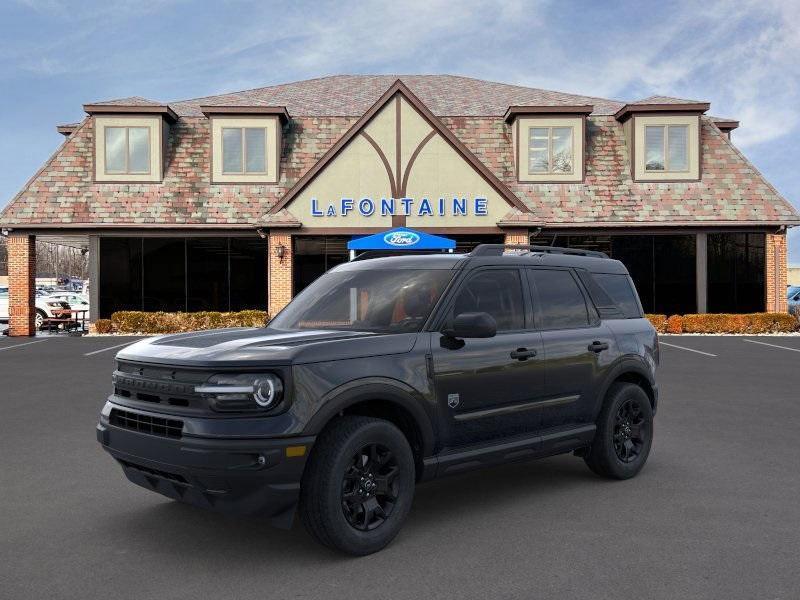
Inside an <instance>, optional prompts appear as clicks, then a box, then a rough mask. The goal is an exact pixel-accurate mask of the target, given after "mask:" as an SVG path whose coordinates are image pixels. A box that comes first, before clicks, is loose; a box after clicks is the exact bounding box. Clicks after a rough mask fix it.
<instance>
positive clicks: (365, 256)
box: [350, 250, 464, 262]
mask: <svg viewBox="0 0 800 600" xmlns="http://www.w3.org/2000/svg"><path fill="white" fill-rule="evenodd" d="M427 254H446V255H450V256H452V255H453V254H459V255H460V256H464V255H463V254H462V253H460V252H459V253H456V252H447V251H443V250H365V251H362V252H361V254H358V255H357V256H356V257H355V258H354V259H353V260H351V261H350V262H355V261H358V260H369V259H371V258H387V257H390V256H424V255H427Z"/></svg>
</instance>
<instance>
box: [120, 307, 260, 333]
mask: <svg viewBox="0 0 800 600" xmlns="http://www.w3.org/2000/svg"><path fill="white" fill-rule="evenodd" d="M268 320H269V315H268V314H267V312H266V311H263V310H242V311H239V312H214V311H203V312H191V313H180V312H178V313H168V312H143V311H137V310H123V311H119V312H115V313H114V314H113V315H111V325H112V327H113V329H114V331H116V332H117V333H180V332H183V331H199V330H201V329H221V328H223V327H263V326H264V325H265V324H266V322H267V321H268Z"/></svg>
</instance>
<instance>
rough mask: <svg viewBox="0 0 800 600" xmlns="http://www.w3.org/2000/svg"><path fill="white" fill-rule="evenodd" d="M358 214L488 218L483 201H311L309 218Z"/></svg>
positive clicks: (395, 199)
mask: <svg viewBox="0 0 800 600" xmlns="http://www.w3.org/2000/svg"><path fill="white" fill-rule="evenodd" d="M350 213H358V214H360V215H361V216H362V217H371V216H373V215H380V216H382V217H386V216H395V215H397V216H400V215H403V216H407V217H408V216H418V217H460V216H463V217H466V216H470V215H471V216H476V217H485V216H487V215H488V214H489V207H488V200H487V199H486V198H480V197H473V198H466V197H461V198H459V197H450V198H435V199H432V198H427V197H422V198H419V199H417V198H381V199H380V200H378V199H372V198H361V199H360V200H356V199H353V198H340V199H339V200H338V201H332V202H320V201H319V200H318V199H317V198H311V216H312V217H346V216H348V215H349V214H350Z"/></svg>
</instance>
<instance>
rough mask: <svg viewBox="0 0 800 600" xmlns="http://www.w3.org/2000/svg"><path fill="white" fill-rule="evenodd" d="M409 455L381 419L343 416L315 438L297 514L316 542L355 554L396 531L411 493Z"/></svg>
mask: <svg viewBox="0 0 800 600" xmlns="http://www.w3.org/2000/svg"><path fill="white" fill-rule="evenodd" d="M414 481H415V476H414V457H413V455H412V453H411V448H410V446H409V444H408V441H407V440H406V438H405V436H404V435H403V433H402V432H401V431H400V430H399V429H398V428H397V427H395V426H394V425H392V424H391V423H389V422H388V421H385V420H383V419H374V418H371V417H361V416H345V417H342V418H340V419H338V420H336V421H335V422H334V423H333V424H332V425H330V426H329V427H328V428H327V429H326V430H325V431H323V433H322V434H321V435H320V436H319V438H318V439H317V442H316V443H315V445H314V450H313V452H312V454H311V457H310V458H309V464H308V466H307V467H306V471H305V473H304V475H303V481H302V484H301V492H300V516H301V517H302V519H303V522H304V524H305V526H306V528H307V529H308V531H309V532H310V533H311V535H313V536H314V537H315V538H316V539H317V540H319V541H320V542H322V543H323V544H325V545H326V546H329V547H331V548H335V549H337V550H341V551H342V552H346V553H348V554H354V555H365V554H371V553H373V552H377V551H378V550H380V549H382V548H383V547H385V546H386V545H387V544H388V543H389V542H391V541H392V540H393V539H394V537H395V536H396V535H397V533H398V532H399V531H400V528H401V526H402V525H403V522H404V521H405V519H406V517H407V515H408V511H409V510H410V508H411V501H412V499H413V497H414Z"/></svg>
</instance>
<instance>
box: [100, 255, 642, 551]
mask: <svg viewBox="0 0 800 600" xmlns="http://www.w3.org/2000/svg"><path fill="white" fill-rule="evenodd" d="M657 364H658V342H657V338H656V332H655V330H654V329H653V327H652V326H651V325H650V323H649V322H648V321H647V320H646V319H645V318H644V317H643V314H642V308H641V305H640V303H639V299H638V296H637V294H636V290H635V288H634V285H633V283H632V281H631V278H630V277H629V275H628V272H627V271H626V269H625V267H624V265H623V264H622V263H620V262H619V261H616V260H611V259H609V258H608V257H607V256H605V255H604V254H601V253H595V252H582V251H576V250H569V249H563V248H551V247H537V246H522V247H513V248H512V247H505V246H496V245H483V246H479V247H478V248H476V249H475V250H474V251H473V252H471V253H470V254H466V255H458V254H431V255H410V256H396V257H390V258H373V259H363V260H362V259H359V260H355V261H353V262H350V263H347V264H344V265H340V266H338V267H336V268H334V269H332V270H331V271H329V272H328V273H326V274H325V275H323V276H322V277H320V278H319V279H317V280H316V281H315V282H314V283H313V284H311V285H310V286H309V287H308V288H306V289H305V290H304V291H303V292H302V293H301V294H300V295H298V296H297V297H296V298H295V299H294V300H293V301H292V302H291V303H290V304H289V305H288V306H287V307H286V308H285V309H284V310H283V311H282V312H281V313H280V314H278V315H277V316H276V317H275V318H274V319H273V320H272V321H271V322H270V323H269V326H268V327H266V328H254V329H227V330H215V331H204V332H197V333H187V334H180V335H167V336H162V337H156V338H151V339H147V340H143V341H140V342H138V343H136V344H134V345H132V346H129V347H127V348H126V349H124V350H123V351H121V352H120V353H119V354H118V355H117V368H116V370H115V371H114V375H113V386H114V390H113V394H112V395H111V396H110V397H109V398H108V401H107V402H106V404H105V406H104V408H103V410H102V414H101V417H100V423H99V424H98V426H97V437H98V440H99V441H100V443H101V444H102V445H103V448H105V449H106V450H107V451H108V452H109V453H110V454H111V455H112V456H113V457H114V458H115V459H116V460H117V461H118V462H119V464H120V465H121V466H122V469H123V471H124V472H125V475H126V476H127V477H128V478H129V479H130V480H131V481H133V482H134V483H137V484H139V485H141V486H143V487H146V488H148V489H151V490H153V491H156V492H159V493H161V494H164V495H165V496H169V497H170V498H174V499H176V500H181V501H184V502H188V503H192V504H195V505H199V506H204V507H208V508H214V509H218V510H225V511H234V512H238V513H245V514H253V515H263V516H266V517H269V518H271V519H272V521H273V522H274V523H275V524H277V525H281V526H284V527H288V526H290V525H291V523H292V520H293V517H294V514H295V513H296V512H297V509H298V507H299V512H300V514H301V517H302V519H303V521H304V523H305V525H306V526H307V528H308V530H309V531H310V532H311V533H312V534H313V535H314V537H316V538H317V539H318V540H319V541H321V542H322V543H324V544H326V545H328V546H331V547H334V548H337V549H339V550H342V551H345V552H348V553H352V554H368V553H371V552H375V551H377V550H379V549H381V548H383V547H384V546H385V545H386V544H388V543H389V542H390V541H391V540H392V539H393V538H394V536H395V535H396V534H397V532H398V531H399V529H400V527H401V526H402V524H403V521H404V520H405V518H406V516H407V515H408V511H409V509H410V507H411V501H412V498H413V495H414V487H415V484H416V483H417V482H420V481H424V480H429V479H432V478H434V477H441V476H443V475H449V474H451V473H460V472H463V471H465V470H467V469H472V468H475V467H482V466H487V465H492V464H497V463H503V462H507V461H512V460H520V459H527V458H534V457H543V456H550V455H554V454H560V453H565V452H574V453H575V454H576V455H577V456H580V457H582V458H583V459H584V460H585V461H586V464H587V465H588V466H589V468H590V469H591V470H592V471H594V472H595V473H597V474H599V475H602V476H605V477H611V478H615V479H626V478H629V477H632V476H634V475H636V473H638V472H639V471H640V470H641V468H642V467H643V466H644V463H645V461H646V460H647V456H648V453H649V452H650V446H651V443H652V438H653V415H654V414H655V412H656V407H657V403H658V386H657V385H656V381H655V371H656V366H657Z"/></svg>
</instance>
